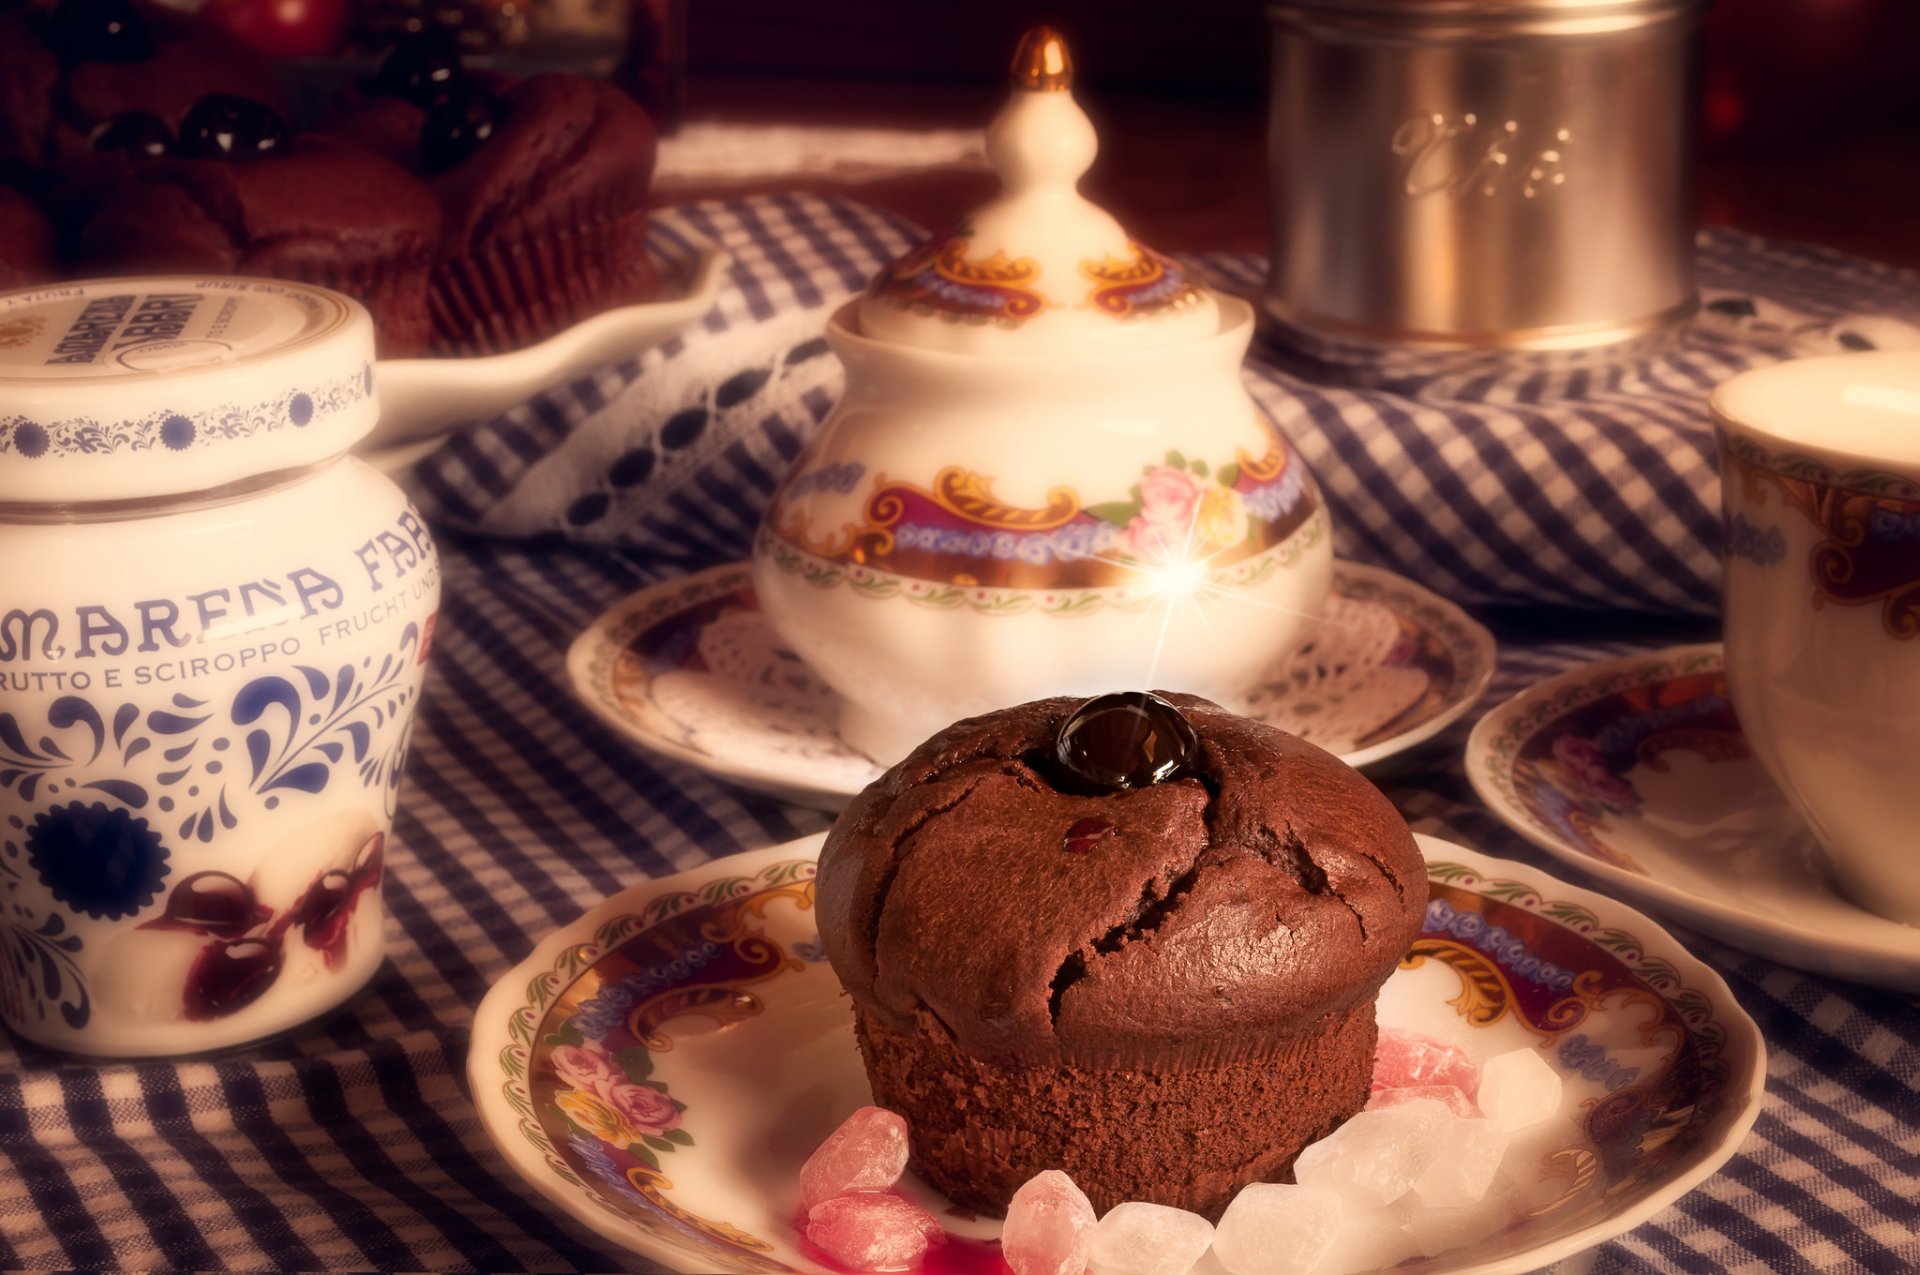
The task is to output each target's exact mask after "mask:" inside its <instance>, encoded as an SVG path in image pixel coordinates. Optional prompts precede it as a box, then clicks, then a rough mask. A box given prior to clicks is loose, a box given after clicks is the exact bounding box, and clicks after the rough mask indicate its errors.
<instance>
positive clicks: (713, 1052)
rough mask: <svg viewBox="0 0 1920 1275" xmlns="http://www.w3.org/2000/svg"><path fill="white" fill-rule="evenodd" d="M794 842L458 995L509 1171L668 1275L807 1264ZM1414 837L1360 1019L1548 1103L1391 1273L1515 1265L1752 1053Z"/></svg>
mask: <svg viewBox="0 0 1920 1275" xmlns="http://www.w3.org/2000/svg"><path fill="white" fill-rule="evenodd" d="M821 840H822V838H821V837H819V836H815V837H809V838H806V839H805V840H801V841H795V842H791V843H789V844H787V845H783V846H775V847H773V848H771V849H768V850H760V851H755V852H753V853H750V854H742V855H735V856H733V857H731V858H727V859H719V860H715V861H714V862H712V863H708V864H705V865H703V866H701V867H699V868H696V869H694V870H692V871H690V872H684V873H681V874H680V875H678V876H676V877H673V878H670V879H668V880H664V881H654V882H649V883H648V884H646V885H642V886H637V887H635V888H633V889H631V890H627V891H625V892H623V893H621V894H619V895H616V896H615V897H613V898H611V899H609V900H607V901H606V902H605V903H602V904H601V905H599V906H598V907H596V908H594V909H593V910H592V911H590V912H588V913H587V914H586V915H585V916H583V917H581V918H580V919H579V920H577V921H575V922H573V923H572V924H571V925H568V926H566V927H564V928H563V929H562V930H561V931H560V932H559V933H557V934H555V935H553V936H551V937H549V938H548V939H547V940H546V941H545V942H543V943H541V944H540V946H539V947H538V948H537V949H535V951H534V952H533V954H532V955H531V956H529V957H528V958H527V960H526V961H525V962H524V963H522V964H521V965H520V966H518V967H517V968H515V969H514V970H512V971H511V972H509V973H508V974H507V975H506V977H504V978H502V979H501V980H500V981H499V982H498V983H497V984H496V985H495V986H494V988H493V990H492V991H491V992H489V993H488V994H487V997H486V999H485V1000H484V1001H482V1002H481V1005H480V1008H479V1011H478V1013H477V1014H476V1015H475V1019H474V1028H473V1044H472V1051H471V1053H470V1055H469V1059H468V1068H467V1070H468V1079H469V1081H470V1083H471V1086H472V1090H473V1098H474V1102H475V1104H476V1105H477V1106H478V1108H479V1110H480V1115H481V1119H482V1122H483V1124H484V1125H485V1126H486V1129H487V1132H488V1133H489V1134H490V1135H491V1136H492V1138H493V1140H494V1142H495V1143H496V1144H497V1145H498V1146H499V1148H500V1151H501V1153H502V1154H503V1155H504V1156H505V1157H506V1158H507V1160H508V1162H509V1163H510V1164H511V1165H512V1166H513V1168H514V1169H515V1171H517V1172H518V1173H519V1174H521V1175H522V1176H523V1177H524V1178H525V1179H526V1180H527V1181H528V1182H529V1183H530V1184H531V1185H532V1186H534V1187H535V1188H536V1189H538V1190H539V1191H540V1193H541V1194H543V1195H545V1196H546V1197H547V1198H548V1199H549V1200H551V1201H552V1202H553V1203H554V1204H555V1205H556V1206H558V1207H559V1208H560V1209H562V1210H564V1211H565V1212H567V1213H569V1214H571V1215H572V1216H573V1217H575V1218H577V1219H578V1220H580V1221H581V1222H583V1223H585V1224H586V1225H587V1226H589V1227H591V1228H592V1229H593V1230H595V1231H597V1232H598V1233H599V1234H601V1235H602V1236H605V1237H606V1238H607V1239H609V1240H611V1241H613V1242H614V1243H617V1244H620V1245H623V1246H625V1247H627V1248H629V1249H632V1250H633V1251H634V1252H637V1253H640V1254H643V1255H645V1256H646V1257H649V1258H652V1259H654V1260H656V1261H659V1262H662V1263H664V1264H666V1265H667V1266H669V1267H671V1268H672V1269H674V1270H679V1271H700V1272H748V1271H752V1272H785V1271H797V1272H808V1273H809V1275H812V1273H815V1272H820V1271H822V1270H823V1268H822V1267H821V1266H820V1265H819V1264H818V1263H816V1262H814V1261H812V1260H810V1259H809V1258H808V1257H807V1256H806V1255H805V1254H804V1253H803V1252H802V1249H801V1241H800V1237H799V1235H798V1232H797V1230H796V1228H795V1225H794V1213H795V1210H796V1207H797V1203H798V1195H799V1188H798V1174H799V1170H800V1165H801V1163H802V1162H803V1161H804V1160H805V1159H806V1157H807V1155H808V1153H809V1152H810V1151H811V1150H812V1149H813V1148H814V1146H816V1145H817V1144H818V1143H819V1141H820V1140H821V1139H822V1138H823V1137H825V1136H826V1135H827V1133H828V1132H830V1131H831V1130H832V1129H833V1128H834V1126H835V1125H837V1124H838V1123H839V1122H840V1120H842V1119H843V1118H844V1117H845V1116H846V1115H847V1113H848V1112H850V1111H852V1110H853V1109H854V1108H855V1107H857V1106H860V1105H862V1104H864V1103H866V1102H867V1101H869V1094H868V1091H867V1083H866V1075H865V1072H864V1071H863V1070H862V1068H861V1065H860V1058H859V1054H858V1051H857V1050H856V1048H855V1046H854V1040H853V1018H852V1014H851V1012H850V1011H849V1009H848V1006H847V1001H846V998H845V997H844V996H843V995H842V994H841V992H840V985H839V982H838V981H837V980H836V979H835V978H834V975H833V971H832V969H831V968H830V967H829V966H828V965H827V964H826V962H825V954H824V952H823V951H822V950H821V946H820V940H819V936H818V934H817V932H816V928H815V920H814V911H813V901H814V896H813V877H814V869H815V856H816V855H817V854H818V852H819V847H820V843H821ZM1420 846H1421V850H1422V851H1423V853H1425V855H1426V856H1427V868H1428V874H1429V878H1430V881H1431V902H1430V903H1429V904H1428V910H1427V922H1426V927H1425V930H1424V931H1423V933H1422V934H1421V936H1420V938H1419V939H1418V940H1417V941H1416V942H1415V944H1414V946H1413V947H1412V949H1411V950H1410V951H1409V952H1408V954H1407V956H1406V958H1405V959H1404V960H1403V961H1402V962H1401V966H1400V969H1399V971H1398V972H1397V973H1395V974H1394V976H1393V977H1392V978H1391V979H1389V980H1388V982H1387V985H1386V988H1385V990H1384V991H1383V992H1382V994H1381V999H1380V1021H1381V1023H1382V1024H1383V1025H1386V1026H1396V1027H1406V1028H1411V1029H1414V1030H1424V1031H1429V1032H1436V1033H1440V1032H1444V1033H1447V1034H1448V1035H1451V1036H1456V1037H1457V1036H1461V1035H1464V1036H1465V1037H1466V1038H1467V1040H1468V1044H1469V1048H1471V1049H1472V1050H1473V1052H1474V1053H1475V1054H1476V1056H1477V1057H1479V1058H1480V1059H1481V1060H1482V1061H1484V1060H1485V1059H1486V1058H1489V1057H1491V1056H1493V1055H1494V1054H1498V1053H1503V1052H1505V1051H1507V1050H1511V1049H1515V1048H1519V1047H1523V1046H1528V1045H1531V1046H1535V1047H1538V1048H1540V1049H1541V1050H1542V1057H1543V1058H1545V1059H1546V1060H1547V1061H1548V1062H1549V1063H1550V1064H1551V1065H1552V1066H1553V1067H1554V1068H1555V1069H1556V1070H1557V1071H1558V1072H1559V1073H1560V1075H1561V1078H1562V1080H1563V1082H1564V1085H1565V1098H1564V1101H1563V1104H1562V1108H1561V1113H1562V1114H1561V1115H1560V1116H1559V1117H1555V1118H1553V1119H1550V1120H1548V1121H1547V1122H1545V1123H1544V1124H1542V1125H1538V1126H1535V1129H1534V1132H1533V1133H1531V1134H1530V1135H1529V1142H1530V1144H1531V1145H1528V1146H1525V1147H1524V1148H1523V1149H1522V1150H1521V1151H1519V1152H1517V1153H1516V1152H1510V1153H1509V1155H1508V1160H1507V1163H1508V1164H1509V1165H1512V1164H1515V1163H1518V1164H1519V1165H1520V1166H1521V1167H1522V1172H1521V1179H1522V1182H1521V1186H1520V1188H1519V1196H1518V1202H1517V1203H1516V1205H1515V1207H1514V1213H1513V1221H1512V1222H1511V1223H1510V1224H1509V1225H1508V1226H1507V1228H1506V1229H1505V1230H1503V1231H1500V1232H1498V1233H1497V1234H1494V1235H1492V1236H1489V1237H1487V1238H1486V1239H1483V1240H1481V1241H1479V1242H1477V1243H1474V1244H1471V1245H1469V1246H1466V1247H1463V1248H1455V1249H1453V1250H1450V1251H1448V1252H1446V1253H1443V1254H1441V1255H1439V1256H1438V1257H1433V1258H1428V1259H1425V1260H1423V1261H1419V1262H1414V1263H1410V1264H1408V1265H1406V1266H1403V1267H1400V1268H1396V1269H1398V1270H1403V1271H1405V1272H1408V1275H1412V1273H1413V1272H1419V1273H1421V1275H1439V1273H1440V1272H1454V1273H1456V1275H1457V1273H1463V1272H1477V1273H1479V1275H1494V1273H1496V1272H1518V1271H1525V1270H1532V1269H1533V1268H1534V1267H1536V1266H1540V1265H1543V1264H1545V1263H1547V1262H1551V1261H1554V1260H1556V1259H1558V1258H1561V1257H1564V1256H1566V1255H1568V1254H1570V1253H1575V1252H1578V1251H1580V1250H1581V1249H1584V1248H1587V1247H1589V1246H1591V1245H1594V1244H1597V1243H1599V1242H1601V1241H1602V1240H1605V1239H1608V1238H1610V1237H1612V1236H1614V1235H1618V1234H1620V1233H1621V1232H1623V1231H1626V1230H1628V1229H1630V1228H1631V1227H1633V1226H1635V1225H1636V1224H1638V1223H1639V1222H1640V1221H1642V1220H1643V1219H1645V1218H1647V1217H1650V1216H1652V1215H1653V1214H1654V1213H1656V1212H1658V1211H1659V1210H1660V1209H1662V1208H1664V1207H1666V1206H1667V1205H1668V1204H1670V1203H1672V1202H1673V1201H1674V1200H1675V1199H1677V1198H1679V1197H1680V1196H1681V1195H1683V1194H1685V1193H1686V1192H1687V1191H1688V1190H1689V1189H1691V1188H1692V1187H1693V1186H1695V1185H1696V1184H1697V1183H1699V1182H1700V1181H1701V1180H1702V1179H1704V1178H1706V1177H1707V1176H1709V1175H1710V1174H1712V1173H1713V1172H1714V1171H1715V1170H1716V1169H1717V1168H1718V1167H1719V1166H1720V1165H1721V1164H1723V1163H1725V1162H1726V1160H1727V1159H1728V1158H1729V1157H1730V1156H1732V1155H1733V1153H1734V1151H1735V1150H1736V1149H1737V1148H1738V1147H1739V1145H1740V1143H1741V1140H1742V1139H1743V1138H1745V1137H1746V1134H1747V1131H1748V1130H1749V1129H1750V1128H1751V1127H1752V1125H1753V1121H1754V1118H1755V1116H1756V1115H1757V1114H1758V1112H1759V1107H1760V1098H1761V1092H1762V1088H1763V1086H1764V1081H1765V1050H1764V1047H1763V1046H1762V1044H1761V1040H1760V1033H1759V1030H1758V1029H1757V1028H1756V1027H1755V1026H1754V1024H1753V1021H1752V1020H1751V1019H1750V1018H1748V1017H1747V1016H1746V1014H1745V1013H1743V1012H1742V1011H1741V1009H1740V1007H1739V1006H1738V1005H1737V1004H1736V1003H1735V1002H1734V1000H1733V998H1732V996H1731V995H1730V994H1729V993H1728V991H1727V988H1726V985H1725V984H1724V983H1722V982H1721V981H1720V979H1719V977H1718V976H1717V975H1715V974H1714V973H1713V972H1712V971H1711V970H1709V969H1708V968H1707V967H1706V966H1704V965H1702V964H1700V963H1699V962H1698V961H1696V960H1695V959H1693V958H1692V957H1691V956H1689V955H1688V954H1687V952H1686V949H1685V948H1683V947H1682V946H1681V945H1680V944H1679V943H1678V942H1676V941H1675V940H1674V939H1673V938H1672V937H1671V936H1669V935H1668V934H1666V933H1665V932H1664V931H1662V930H1661V929H1660V928H1659V926H1657V925H1655V924H1654V923H1653V922H1652V921H1649V920H1648V919H1647V918H1646V917H1643V916H1641V915H1640V914H1639V913H1637V912H1634V911H1632V910H1631V909H1629V908H1627V907H1625V906H1623V905H1622V904H1619V903H1616V902H1614V901H1613V900H1611V899H1607V898H1603V897H1601V896H1600V895H1597V894H1592V893H1589V892H1588V891H1585V890H1579V889H1576V888H1574V887H1572V886H1569V885H1566V884H1564V883H1562V882H1559V881H1556V880H1554V879H1553V878H1552V877H1549V876H1546V875H1545V874H1543V873H1540V872H1538V871H1536V870H1534V869H1532V868H1528V867H1526V866H1524V865H1522V864H1517V863H1509V862H1506V861H1503V860H1500V859H1492V858H1488V857H1487V856H1485V855H1482V854H1478V853H1476V852H1474V851H1472V850H1468V849H1466V848H1464V847H1462V846H1457V845H1452V844H1450V843H1448V842H1445V841H1440V840H1437V839H1435V838H1432V837H1422V838H1420ZM1463 1024H1464V1029H1463ZM1516 1154H1518V1155H1519V1159H1518V1160H1517V1161H1516V1159H1515V1156H1516ZM1528 1165H1532V1166H1535V1167H1534V1168H1532V1169H1531V1171H1530V1172H1529V1171H1528V1170H1527V1168H1526V1166H1528ZM907 1186H908V1188H909V1191H910V1193H912V1194H915V1195H917V1196H918V1197H919V1198H920V1199H921V1200H922V1202H924V1203H926V1204H928V1205H929V1206H930V1207H932V1208H933V1210H934V1211H935V1213H936V1214H939V1215H941V1220H942V1222H943V1224H944V1225H945V1226H946V1227H947V1229H948V1231H949V1232H950V1233H952V1234H954V1235H955V1236H958V1237H961V1238H960V1239H959V1240H958V1241H957V1242H956V1245H955V1246H953V1248H952V1249H950V1250H943V1252H945V1253H947V1254H948V1255H949V1257H951V1256H953V1255H954V1254H955V1253H959V1254H969V1255H971V1256H972V1257H973V1258H974V1259H978V1260H973V1261H970V1262H967V1263H965V1264H966V1265H968V1266H969V1267H971V1268H975V1269H977V1270H979V1271H980V1272H983V1273H984V1272H992V1271H995V1270H999V1271H1001V1272H1003V1273H1004V1269H1005V1268H1004V1267H1003V1266H1001V1264H1000V1263H999V1262H998V1261H997V1260H994V1253H993V1250H992V1247H991V1246H992V1244H993V1241H994V1239H995V1237H996V1236H997V1232H998V1223H997V1222H996V1221H994V1220H993V1219H965V1218H962V1217H959V1216H956V1215H954V1214H952V1213H950V1212H947V1211H946V1206H945V1204H944V1202H942V1201H940V1200H939V1199H938V1197H936V1196H934V1195H933V1194H932V1193H931V1192H930V1191H928V1190H927V1189H925V1188H924V1187H921V1186H919V1184H918V1183H916V1182H913V1181H912V1180H911V1179H910V1180H909V1182H908V1184H907ZM1200 1269H1201V1270H1203V1271H1204V1270H1206V1269H1207V1267H1206V1266H1205V1265H1203V1266H1202V1267H1201V1268H1200Z"/></svg>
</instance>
